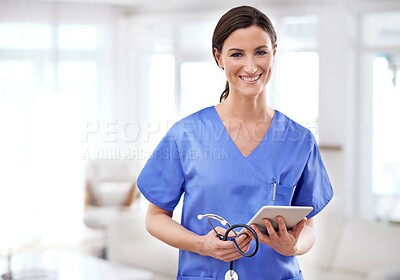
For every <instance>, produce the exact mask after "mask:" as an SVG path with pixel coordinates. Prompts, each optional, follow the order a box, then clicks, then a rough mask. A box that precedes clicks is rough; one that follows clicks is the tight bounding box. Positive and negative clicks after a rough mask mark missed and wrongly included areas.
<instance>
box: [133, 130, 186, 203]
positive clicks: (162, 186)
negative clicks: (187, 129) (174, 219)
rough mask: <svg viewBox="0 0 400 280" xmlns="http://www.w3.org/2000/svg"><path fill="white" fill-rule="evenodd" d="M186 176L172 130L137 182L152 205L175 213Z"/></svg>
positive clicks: (160, 144)
mask: <svg viewBox="0 0 400 280" xmlns="http://www.w3.org/2000/svg"><path fill="white" fill-rule="evenodd" d="M183 183H184V175H183V171H182V165H181V162H180V157H179V150H178V147H177V145H176V141H175V138H174V136H173V134H172V131H171V130H170V131H169V132H168V133H167V135H165V136H164V138H163V139H162V140H161V142H160V143H159V144H158V146H157V148H156V149H155V150H154V152H153V153H152V155H151V156H150V158H149V160H148V161H147V162H146V164H145V166H144V168H143V169H142V171H141V172H140V174H139V176H138V180H137V184H138V188H139V190H140V192H141V193H142V194H143V195H144V196H145V197H146V199H147V200H149V201H150V202H151V203H153V204H155V205H157V206H159V207H161V208H163V209H165V210H168V211H173V210H174V208H175V207H176V205H177V204H178V202H179V200H180V197H181V195H182V192H183V191H182V185H183Z"/></svg>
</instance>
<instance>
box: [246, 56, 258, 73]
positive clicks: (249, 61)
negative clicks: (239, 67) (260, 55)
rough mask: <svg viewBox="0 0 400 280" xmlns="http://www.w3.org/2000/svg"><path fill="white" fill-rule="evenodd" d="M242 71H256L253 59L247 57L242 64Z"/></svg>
mask: <svg viewBox="0 0 400 280" xmlns="http://www.w3.org/2000/svg"><path fill="white" fill-rule="evenodd" d="M244 71H245V72H246V73H248V74H250V75H252V74H254V73H256V71H257V66H256V65H255V64H254V61H253V60H252V59H247V61H246V63H245V65H244Z"/></svg>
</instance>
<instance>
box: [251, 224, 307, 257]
mask: <svg viewBox="0 0 400 280" xmlns="http://www.w3.org/2000/svg"><path fill="white" fill-rule="evenodd" d="M276 220H277V222H278V226H279V230H278V231H275V229H274V227H273V226H272V224H271V222H270V221H269V220H268V219H264V223H265V227H266V229H267V232H268V235H264V234H263V233H262V232H261V231H260V230H259V229H258V227H257V226H256V225H255V224H253V225H251V227H252V228H253V229H254V230H255V231H256V232H257V235H258V240H259V241H260V242H261V243H264V244H266V245H268V246H270V247H272V248H273V249H274V250H275V251H277V252H278V253H279V254H281V255H284V256H293V255H295V254H296V253H297V251H298V248H297V241H298V240H299V236H300V233H301V231H302V230H303V229H304V226H305V224H306V222H307V218H304V219H303V220H301V221H300V222H299V223H298V224H297V225H296V226H295V227H294V228H293V229H291V230H287V228H286V224H285V221H284V219H283V218H282V217H281V216H277V219H276Z"/></svg>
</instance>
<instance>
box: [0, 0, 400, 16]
mask: <svg viewBox="0 0 400 280" xmlns="http://www.w3.org/2000/svg"><path fill="white" fill-rule="evenodd" d="M1 1H7V0H0V2H1ZM25 1H30V2H59V3H63V2H67V3H85V4H107V5H116V6H121V7H125V8H129V10H130V11H132V12H137V13H154V12H170V11H177V12H195V11H213V10H218V9H227V8H231V7H233V6H236V5H252V6H261V5H262V6H265V5H271V6H273V7H285V6H290V7H292V8H293V7H296V6H297V7H299V6H304V5H310V4H312V5H325V4H337V3H342V4H343V5H348V6H351V7H352V8H353V9H354V8H356V9H362V8H363V6H372V7H378V8H379V7H382V6H384V5H385V4H388V5H391V6H393V5H394V6H399V4H400V0H25Z"/></svg>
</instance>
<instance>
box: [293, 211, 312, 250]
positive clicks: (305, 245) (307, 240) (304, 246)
mask: <svg viewBox="0 0 400 280" xmlns="http://www.w3.org/2000/svg"><path fill="white" fill-rule="evenodd" d="M314 242H315V233H314V225H313V220H312V219H309V220H308V221H307V223H306V225H305V226H304V228H303V230H302V232H301V233H300V235H299V239H298V241H297V244H296V246H297V250H296V255H302V254H305V253H307V252H308V251H309V250H310V249H311V248H312V246H313V245H314Z"/></svg>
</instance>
